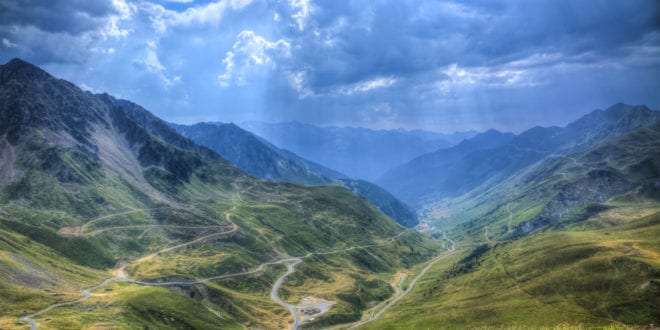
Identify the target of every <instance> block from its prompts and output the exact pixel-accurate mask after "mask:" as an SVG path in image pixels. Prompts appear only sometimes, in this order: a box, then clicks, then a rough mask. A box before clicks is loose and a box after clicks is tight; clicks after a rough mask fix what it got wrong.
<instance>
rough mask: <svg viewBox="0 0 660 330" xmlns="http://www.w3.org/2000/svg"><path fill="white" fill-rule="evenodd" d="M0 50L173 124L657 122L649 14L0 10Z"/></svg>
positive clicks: (455, 6)
mask: <svg viewBox="0 0 660 330" xmlns="http://www.w3.org/2000/svg"><path fill="white" fill-rule="evenodd" d="M0 41H1V44H0V60H2V61H3V62H6V61H8V60H9V59H11V58H13V57H21V58H23V59H25V60H27V61H30V62H32V63H34V64H37V65H39V66H42V67H43V68H45V69H46V70H48V71H49V72H51V73H53V74H54V75H56V76H58V77H61V78H64V79H67V80H71V81H73V82H74V83H76V84H78V85H80V86H83V88H85V89H88V90H91V91H94V92H107V93H110V94H112V95H115V96H118V97H121V98H126V99H129V100H132V101H134V102H136V103H138V104H140V105H143V106H144V107H146V108H147V109H149V110H150V111H152V112H154V113H155V114H156V115H158V116H160V117H162V118H164V119H166V120H170V121H174V122H179V123H192V122H197V121H209V120H213V121H216V120H218V121H226V122H228V121H234V122H240V121H245V120H262V121H269V122H277V121H290V120H298V121H301V122H308V123H312V124H318V125H340V126H365V127H371V128H422V129H430V130H436V131H445V132H451V131H456V130H466V129H477V130H483V129H486V128H491V127H494V128H498V129H502V130H510V131H521V130H523V129H526V128H529V127H531V126H535V125H562V124H565V123H567V122H570V121H572V120H574V119H576V118H577V117H579V116H580V115H582V114H584V113H586V112H589V111H591V110H593V109H595V108H604V107H607V106H609V105H611V104H613V103H615V102H619V101H621V102H626V103H631V104H647V105H649V106H650V107H652V108H654V109H660V78H659V77H660V3H659V2H658V1H654V0H648V1H637V0H621V1H617V0H606V1H598V0H589V1H582V0H569V1H563V0H549V1H540V0H531V1H519V0H511V1H467V2H455V1H400V0H397V1H362V0H359V1H322V2H321V1H315V0H279V1H251V0H219V1H200V0H177V1H173V0H172V1H162V0H161V1H158V0H151V1H147V0H136V1H133V0H96V1H88V0H48V1H38V0H33V1H24V0H0Z"/></svg>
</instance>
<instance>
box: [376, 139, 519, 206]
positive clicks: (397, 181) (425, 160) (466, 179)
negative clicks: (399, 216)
mask: <svg viewBox="0 0 660 330" xmlns="http://www.w3.org/2000/svg"><path fill="white" fill-rule="evenodd" d="M514 137H515V135H513V134H511V133H501V132H498V131H496V130H489V131H486V132H484V133H481V134H477V135H476V136H474V137H472V138H471V139H469V140H464V141H463V142H461V143H459V144H458V145H456V146H453V147H451V148H447V149H440V150H438V151H435V152H433V153H429V154H426V155H423V156H419V157H417V158H415V159H413V160H411V161H410V162H408V163H406V164H404V165H402V166H399V167H396V168H394V169H392V170H390V171H388V172H387V173H385V175H383V177H381V178H380V179H379V180H378V183H379V184H380V185H383V187H389V188H387V189H392V191H393V192H395V194H396V195H397V196H398V197H399V198H401V199H403V200H404V201H407V202H408V203H414V204H415V205H420V204H422V202H423V201H424V200H427V199H430V198H433V197H435V196H442V195H455V194H459V193H460V192H464V191H467V190H469V189H470V188H473V187H475V186H476V185H478V184H480V183H481V180H482V179H483V175H480V173H475V172H473V171H471V169H470V168H469V166H468V165H467V164H466V163H468V164H469V163H470V162H471V161H472V159H470V155H477V154H480V153H483V152H485V151H486V150H489V149H496V148H498V147H501V146H503V145H506V144H508V143H510V142H511V141H512V140H513V139H514ZM483 166H488V165H486V164H484V165H483Z"/></svg>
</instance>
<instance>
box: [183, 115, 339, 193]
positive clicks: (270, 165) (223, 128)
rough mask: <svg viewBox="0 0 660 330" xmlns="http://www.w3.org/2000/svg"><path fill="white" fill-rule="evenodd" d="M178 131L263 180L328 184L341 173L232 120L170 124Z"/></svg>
mask: <svg viewBox="0 0 660 330" xmlns="http://www.w3.org/2000/svg"><path fill="white" fill-rule="evenodd" d="M171 126H172V127H174V129H176V130H177V132H179V133H180V134H181V135H183V136H185V137H187V138H189V139H191V140H193V141H195V142H196V143H198V144H199V145H203V146H206V147H208V148H210V149H212V150H214V151H215V152H217V153H218V154H219V155H221V156H222V157H223V158H225V159H227V160H229V161H230V162H231V163H232V164H234V165H235V166H236V167H238V168H240V169H241V170H243V171H245V172H246V173H249V174H251V175H254V176H256V177H260V178H263V179H267V180H277V181H284V182H293V183H303V184H310V185H314V184H328V183H331V182H332V180H333V179H341V178H346V176H345V175H343V174H341V173H338V172H335V171H332V170H330V169H327V168H325V167H323V166H321V165H318V164H315V163H312V162H310V161H306V160H304V159H302V158H300V157H297V156H296V155H295V154H293V153H291V152H287V151H285V150H281V149H278V148H277V147H275V146H273V145H272V144H269V143H268V142H266V141H265V140H263V139H261V138H259V137H257V136H256V135H254V134H252V133H249V132H247V131H245V130H243V129H242V128H240V127H238V126H236V125H234V124H223V123H215V124H209V123H198V124H195V125H190V126H186V125H176V124H171Z"/></svg>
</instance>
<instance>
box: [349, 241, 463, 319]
mask: <svg viewBox="0 0 660 330" xmlns="http://www.w3.org/2000/svg"><path fill="white" fill-rule="evenodd" d="M442 236H443V237H444V239H445V240H447V241H449V243H451V248H450V249H449V251H448V252H447V253H443V254H441V255H439V256H437V257H436V258H435V259H433V260H432V261H431V262H430V263H429V264H428V265H426V267H424V268H423V269H422V271H421V272H419V274H417V276H415V278H413V280H412V281H410V285H409V286H408V289H407V290H405V291H403V292H402V293H401V294H400V295H398V296H397V297H396V298H394V299H392V301H390V302H389V303H387V305H385V307H383V309H381V310H380V311H379V312H378V313H375V314H372V315H371V316H369V318H368V319H366V320H364V321H360V322H358V323H354V324H353V325H352V326H351V327H350V328H348V329H356V328H357V327H360V326H363V325H365V324H367V323H370V322H373V321H375V320H377V319H378V318H380V317H381V316H382V315H383V314H384V313H385V312H387V311H388V310H389V309H390V308H392V306H394V305H395V304H396V303H397V302H399V300H401V299H402V298H403V297H405V296H406V295H407V294H408V293H410V291H412V289H413V287H415V284H416V283H417V281H418V280H419V279H420V278H422V277H423V276H424V275H425V274H426V272H428V270H429V269H430V268H431V267H432V266H433V265H435V264H436V263H437V262H438V261H440V260H442V259H444V258H446V257H447V256H449V255H452V254H454V253H455V252H456V242H454V241H453V240H451V239H449V238H447V234H446V233H444V232H443V233H442Z"/></svg>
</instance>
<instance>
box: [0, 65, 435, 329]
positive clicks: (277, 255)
mask: <svg viewBox="0 0 660 330" xmlns="http://www.w3.org/2000/svg"><path fill="white" fill-rule="evenodd" d="M0 100H1V102H0V154H1V155H2V156H3V157H2V159H1V163H0V169H1V170H2V174H1V175H0V179H1V181H0V229H1V230H4V231H6V232H7V233H8V235H11V237H15V238H12V239H14V240H17V241H19V242H22V243H21V244H3V245H0V249H1V250H0V251H1V253H2V255H3V256H7V255H9V256H11V258H14V257H13V256H14V255H17V256H19V257H20V258H23V257H22V256H23V255H26V254H27V253H28V252H29V251H27V250H26V249H29V246H30V245H35V246H39V249H40V251H41V250H43V251H48V252H43V253H42V255H43V254H51V255H50V256H49V257H48V258H50V259H47V258H46V257H40V256H35V257H32V259H31V261H30V263H33V264H36V265H37V266H38V268H41V269H45V270H44V272H53V273H56V274H57V276H58V277H61V278H62V279H63V280H62V283H63V284H62V285H61V287H62V288H63V289H66V290H67V295H66V296H59V295H58V296H57V297H60V298H58V299H62V300H65V299H66V301H72V300H70V299H67V298H69V297H71V299H73V298H75V299H78V298H81V300H80V301H79V302H77V303H74V304H71V305H65V306H61V307H58V308H55V309H52V310H48V311H44V313H43V314H38V315H33V316H30V317H27V318H26V319H23V320H22V321H20V322H27V321H28V320H30V321H33V322H37V323H45V322H50V323H49V326H50V327H53V328H85V327H107V326H108V324H111V326H113V327H120V328H121V327H128V328H130V327H144V326H147V327H154V328H200V327H201V328H225V327H240V326H246V325H247V326H255V327H262V328H283V327H288V321H289V320H290V319H292V315H291V314H290V313H289V312H288V311H287V309H286V308H284V307H283V306H281V305H280V304H278V303H277V302H276V301H273V300H271V299H270V298H269V293H270V291H271V286H272V285H273V283H275V282H276V281H275V280H276V279H277V278H279V277H281V276H282V274H284V269H283V267H284V266H289V267H291V269H293V270H294V273H293V274H292V275H291V276H292V278H294V277H293V276H295V282H292V281H289V280H286V281H283V285H282V288H281V289H280V290H275V291H276V293H277V292H285V293H287V296H286V301H287V302H288V303H290V304H296V303H298V302H299V301H300V299H301V297H302V296H303V295H318V294H321V293H322V294H323V297H324V298H325V299H330V300H332V301H333V302H334V305H333V307H332V308H331V309H330V311H328V312H327V313H326V314H325V315H323V316H322V317H319V319H321V320H322V319H324V318H325V319H329V320H330V321H325V322H326V323H327V322H330V323H332V321H331V320H332V319H333V318H336V317H337V315H341V317H342V318H344V319H346V318H348V319H350V318H356V317H359V315H360V313H361V311H362V310H363V309H364V308H365V306H366V305H367V304H368V303H371V302H373V301H379V300H382V299H386V297H387V296H388V294H389V291H388V288H389V285H388V284H387V283H386V282H385V281H383V280H382V279H381V278H387V277H388V276H390V275H391V274H393V273H394V272H395V271H396V270H397V269H399V268H401V267H409V266H411V265H414V264H416V263H419V262H421V261H423V260H424V259H426V258H429V257H430V256H431V255H433V254H434V253H435V248H436V245H435V243H434V242H433V241H430V240H428V239H426V238H424V237H423V236H421V235H419V234H417V233H415V232H413V231H408V230H405V229H404V228H402V227H400V226H399V225H397V224H396V223H395V222H394V221H392V220H391V219H390V218H388V217H386V216H384V215H383V214H382V213H381V212H379V211H378V210H377V209H376V208H374V207H373V206H372V205H371V204H369V203H367V202H366V201H365V200H364V199H362V198H359V197H357V196H355V195H354V194H352V193H350V192H349V191H347V190H346V189H344V188H341V187H304V186H299V185H293V184H288V183H274V182H267V181H262V180H259V179H256V178H253V177H251V176H249V175H246V174H245V173H243V172H241V171H240V170H238V169H236V168H235V167H233V166H232V165H231V164H230V163H228V162H227V161H225V160H224V159H222V158H221V157H220V156H218V155H217V154H216V153H215V152H213V151H211V150H209V149H207V148H205V147H201V146H198V145H196V144H195V143H193V142H192V141H190V140H189V139H187V138H185V137H183V136H181V135H179V134H178V133H177V132H176V131H175V130H174V129H172V128H171V127H169V125H167V123H165V122H163V121H162V120H160V119H158V118H157V117H155V116H153V115H152V114H150V113H149V112H147V111H146V110H144V109H142V108H141V107H139V106H137V105H135V104H133V103H130V102H128V101H123V100H117V99H114V98H113V97H111V96H109V95H105V94H104V95H92V94H90V93H85V92H83V91H81V90H80V89H78V88H77V87H75V86H74V85H72V84H70V83H68V82H66V81H63V80H58V79H55V78H53V77H52V76H50V75H48V74H47V73H46V72H45V71H43V70H41V69H39V68H37V67H35V66H33V65H31V64H29V63H26V62H23V61H21V60H18V59H15V60H12V61H10V62H9V63H7V64H5V65H2V66H0ZM10 243H11V242H10ZM41 246H43V247H41ZM322 252H323V253H326V254H320V253H322ZM291 256H298V258H297V259H295V261H296V263H295V264H293V262H294V259H292V257H291ZM26 258H27V257H26ZM14 260H16V259H15V258H14ZM49 260H62V264H61V268H60V267H58V266H53V265H51V264H49ZM3 265H9V266H0V271H2V270H1V269H10V271H11V272H12V274H19V275H18V276H19V277H25V275H21V274H27V273H29V269H30V267H32V266H30V267H28V266H23V268H25V269H27V270H28V271H22V272H18V271H17V269H19V268H21V266H18V265H17V264H16V262H12V261H11V259H7V258H4V259H3ZM67 265H75V267H74V266H67ZM298 265H299V266H298ZM3 267H4V268H3ZM53 267H55V268H57V270H53V271H50V270H49V269H50V268H53ZM297 268H300V269H297ZM330 268H332V269H334V270H333V271H329V269H330ZM81 274H91V275H90V276H89V277H88V278H89V279H87V280H85V281H78V279H79V278H80V277H81V276H84V275H81ZM44 276H45V277H48V276H46V275H44ZM99 277H106V279H107V281H104V282H102V283H100V281H99V282H95V283H94V284H98V285H99V287H98V288H96V287H95V288H90V289H89V290H87V291H85V290H83V291H80V293H76V291H77V290H80V289H83V288H85V287H89V286H90V283H89V282H92V279H95V278H99ZM246 278H247V280H246ZM195 279H204V280H203V281H201V280H199V281H195ZM169 283H172V284H169ZM182 283H183V284H182ZM333 283H342V285H341V286H337V285H333ZM365 283H366V284H365ZM365 285H366V286H365ZM358 287H365V289H364V290H362V291H360V292H361V293H360V294H358V295H357V296H356V295H355V294H353V293H354V292H356V291H355V290H356V289H355V288H358ZM43 289H44V287H42V286H41V285H40V284H39V283H38V282H36V281H29V282H26V281H25V280H23V279H21V280H20V281H14V280H11V279H7V278H3V279H2V280H0V290H2V292H0V296H2V297H3V306H9V307H3V308H5V309H4V310H5V311H7V312H6V313H2V315H3V316H1V317H0V324H3V325H5V324H14V323H16V322H19V321H18V318H19V317H20V316H25V314H23V313H24V311H28V313H32V312H36V311H38V310H40V309H41V308H46V307H48V306H49V305H50V303H51V301H52V299H44V298H45V297H49V296H52V293H51V292H49V291H43ZM28 290H29V293H30V294H29V295H27V296H26V295H24V294H18V293H19V292H28ZM49 290H50V289H49ZM58 290H60V289H59V287H58ZM103 290H105V292H104V294H102V295H100V294H99V291H103ZM377 292H378V294H377ZM181 294H183V295H181ZM81 305H82V306H81ZM107 306H113V307H112V308H107ZM218 315H222V318H221V319H218ZM49 319H52V320H49Z"/></svg>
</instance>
